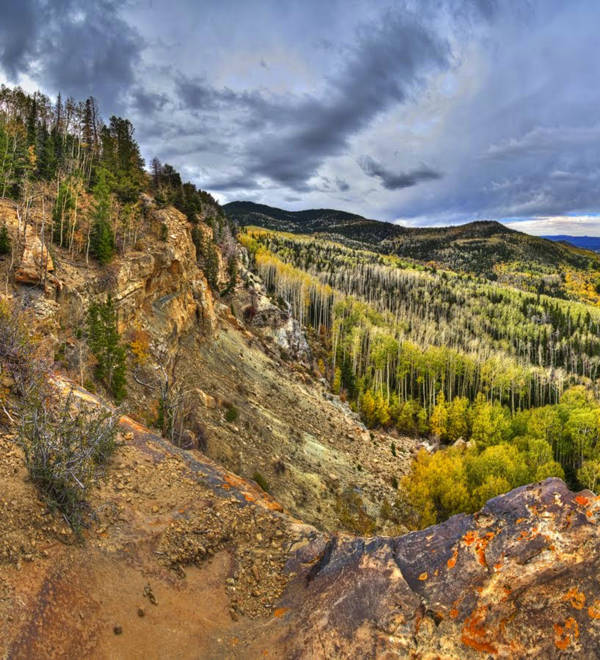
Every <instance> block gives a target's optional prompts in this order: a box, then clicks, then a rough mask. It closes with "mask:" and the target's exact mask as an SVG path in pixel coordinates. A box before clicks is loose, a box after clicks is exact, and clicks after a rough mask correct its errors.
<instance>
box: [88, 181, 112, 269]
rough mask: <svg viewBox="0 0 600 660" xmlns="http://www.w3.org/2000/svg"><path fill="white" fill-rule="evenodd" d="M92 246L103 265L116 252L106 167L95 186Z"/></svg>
mask: <svg viewBox="0 0 600 660" xmlns="http://www.w3.org/2000/svg"><path fill="white" fill-rule="evenodd" d="M90 248H91V252H92V254H93V255H94V256H95V257H96V259H98V261H99V262H100V263H101V264H102V265H106V264H107V263H108V262H109V261H110V260H111V259H112V257H113V255H114V253H115V235H114V233H113V230H112V227H111V226H110V191H109V188H108V183H107V177H106V171H105V170H104V169H101V170H100V171H99V172H98V180H97V182H96V185H95V186H94V225H93V229H92V237H91V243H90Z"/></svg>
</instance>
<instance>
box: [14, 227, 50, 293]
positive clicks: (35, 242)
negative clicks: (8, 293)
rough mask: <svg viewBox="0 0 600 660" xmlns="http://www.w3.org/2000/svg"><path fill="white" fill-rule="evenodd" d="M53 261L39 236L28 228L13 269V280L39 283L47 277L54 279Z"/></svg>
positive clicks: (20, 282) (22, 282)
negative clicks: (20, 252) (17, 260)
mask: <svg viewBox="0 0 600 660" xmlns="http://www.w3.org/2000/svg"><path fill="white" fill-rule="evenodd" d="M53 272H54V262H53V261H52V257H51V256H50V252H49V251H48V248H47V247H46V246H44V245H43V244H42V241H41V240H40V237H39V236H38V235H37V234H35V233H33V230H31V229H30V230H29V232H28V234H27V238H26V240H25V246H24V248H23V254H22V255H21V260H20V262H19V264H18V266H17V268H16V269H15V281H16V282H17V283H18V284H40V283H44V282H45V281H46V280H47V279H48V278H50V279H54V278H53V277H52V275H51V273H53Z"/></svg>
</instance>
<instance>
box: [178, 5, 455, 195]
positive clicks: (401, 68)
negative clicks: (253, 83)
mask: <svg viewBox="0 0 600 660" xmlns="http://www.w3.org/2000/svg"><path fill="white" fill-rule="evenodd" d="M448 57H449V50H448V45H447V44H446V42H445V41H444V40H443V39H440V38H439V37H438V36H437V35H436V34H435V32H433V31H432V30H431V29H429V28H428V27H427V26H426V25H424V24H423V23H422V22H421V20H420V19H419V17H418V16H417V15H415V14H412V13H408V12H398V13H393V12H386V13H385V14H384V16H382V17H381V19H380V20H379V21H377V22H375V23H373V24H370V25H368V26H365V27H364V28H362V29H361V30H360V31H359V34H358V35H357V41H356V47H355V49H354V51H353V53H352V54H350V55H349V56H348V57H347V59H346V62H345V64H344V65H343V66H341V67H340V68H339V69H338V70H336V71H334V72H333V73H332V74H331V75H330V76H329V77H328V80H327V83H328V84H327V85H326V88H325V90H324V92H323V93H322V94H321V95H319V96H314V95H313V96H309V95H303V96H291V95H288V96H287V97H285V98H281V97H275V96H266V95H265V94H264V93H262V92H259V91H256V92H252V93H248V92H244V93H239V92H235V91H233V90H231V89H228V88H224V89H217V88H215V87H212V86H211V85H210V84H209V83H208V82H207V81H206V80H205V79H200V78H186V77H184V76H180V77H179V78H178V79H177V80H176V89H177V95H178V98H179V99H180V101H181V103H182V104H183V105H184V106H185V107H186V108H188V109H190V110H193V111H216V110H218V109H222V108H227V109H229V110H238V111H242V112H244V113H246V116H245V117H242V118H241V119H240V122H241V123H242V125H243V127H244V128H245V129H246V130H255V131H256V130H260V131H262V133H261V135H260V137H259V138H258V139H255V140H253V139H250V140H249V141H248V144H247V146H246V148H245V153H244V158H243V160H244V162H243V165H244V169H245V172H246V174H247V176H248V177H249V178H250V177H256V176H263V177H267V178H269V179H270V180H271V181H273V182H274V183H276V184H278V185H281V186H285V187H288V188H291V189H294V190H296V191H308V190H310V189H311V188H312V187H311V185H310V184H309V179H310V178H311V177H313V176H315V175H316V174H317V172H318V169H319V166H320V165H321V164H322V163H323V161H324V160H325V159H326V158H328V157H331V156H335V155H337V154H340V153H342V152H343V151H344V150H345V149H346V147H347V146H348V141H349V140H350V138H352V137H353V136H354V135H356V134H357V133H359V132H360V131H361V130H363V129H364V128H366V127H367V126H368V125H369V123H370V122H371V121H372V120H373V119H374V118H375V117H376V116H377V115H379V114H380V113H382V112H383V111H385V110H386V109H388V108H389V107H390V106H391V105H392V104H393V103H402V102H404V101H405V100H406V99H407V97H408V95H409V94H410V93H411V91H412V90H413V89H414V87H415V85H417V84H418V83H420V82H422V81H423V79H424V77H425V75H426V74H427V73H429V72H431V71H432V70H436V69H439V68H442V67H445V66H447V65H448ZM234 178H237V177H234ZM232 183H233V180H232Z"/></svg>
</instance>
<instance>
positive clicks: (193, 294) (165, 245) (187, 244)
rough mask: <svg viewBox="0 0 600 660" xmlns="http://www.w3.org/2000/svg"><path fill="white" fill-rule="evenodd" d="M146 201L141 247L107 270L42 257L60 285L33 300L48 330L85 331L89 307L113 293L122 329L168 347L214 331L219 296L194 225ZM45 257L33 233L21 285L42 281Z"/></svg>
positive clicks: (35, 294) (145, 198) (19, 280)
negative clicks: (194, 332)
mask: <svg viewBox="0 0 600 660" xmlns="http://www.w3.org/2000/svg"><path fill="white" fill-rule="evenodd" d="M141 201H142V204H143V208H144V213H145V216H146V220H145V223H144V232H143V233H142V235H141V236H140V237H139V238H138V241H137V244H136V246H135V249H132V250H128V251H127V253H126V254H125V255H123V256H122V257H117V258H115V259H114V261H113V262H112V263H111V264H109V266H108V267H107V268H99V267H98V266H97V265H96V264H95V263H93V262H92V261H90V263H89V264H87V265H86V264H85V263H83V262H77V263H76V262H71V261H70V260H69V259H68V258H61V259H59V260H58V264H56V263H52V261H51V259H50V258H49V257H48V258H44V265H46V264H47V270H48V274H47V277H48V278H50V279H51V280H52V282H53V283H54V282H59V284H60V286H56V287H54V286H52V287H46V291H45V293H44V292H42V291H41V290H37V291H31V292H29V293H28V295H29V296H30V297H31V298H32V302H31V304H33V305H34V306H35V307H36V312H38V308H39V313H37V316H38V318H39V319H44V321H45V323H46V329H47V330H48V329H49V328H50V327H51V325H52V323H54V326H55V332H58V328H60V327H62V328H65V327H67V328H68V327H71V328H76V327H77V326H78V325H81V324H82V323H83V322H84V318H85V312H86V310H87V308H88V307H89V304H90V303H91V302H92V301H94V300H96V301H104V300H105V298H106V295H107V293H108V292H110V293H111V296H112V298H113V301H114V303H115V306H116V308H117V311H118V322H119V326H120V328H119V329H120V331H125V330H128V329H131V328H137V329H142V330H147V331H148V332H149V333H150V334H151V336H152V337H153V338H154V339H156V340H159V341H160V342H164V343H167V344H168V343H169V342H172V341H175V339H176V338H177V337H180V336H182V335H184V334H185V333H186V332H188V331H190V330H191V329H192V328H193V327H194V326H196V327H199V328H200V329H201V330H202V331H203V332H205V333H206V334H211V333H212V332H213V331H214V330H215V328H216V325H217V320H216V315H215V312H214V308H213V298H212V295H211V292H210V288H209V286H208V283H207V281H206V278H205V276H204V273H203V272H202V270H201V269H200V268H199V267H198V265H197V262H196V248H195V246H194V243H193V241H192V237H191V229H190V224H189V222H188V221H187V219H186V217H185V216H184V215H183V214H181V213H180V212H179V211H177V210H176V209H174V208H172V207H169V208H166V209H157V208H156V207H155V205H154V202H153V200H152V199H151V198H150V197H148V196H142V199H141ZM157 236H162V237H163V238H162V240H161V239H158V238H157ZM36 241H37V243H36ZM38 243H39V246H37V244H38ZM36 246H37V247H36ZM38 253H40V254H38ZM42 256H43V255H41V243H40V242H39V238H37V237H36V236H33V235H32V237H31V245H30V246H28V247H26V250H25V252H24V254H23V257H22V259H21V264H20V266H19V267H18V269H17V271H16V275H17V276H16V281H17V283H26V282H32V283H37V282H39V281H40V272H41V271H40V266H39V263H38V262H39V261H40V259H41V258H42ZM50 271H53V272H50ZM19 273H20V275H19ZM36 278H37V279H36Z"/></svg>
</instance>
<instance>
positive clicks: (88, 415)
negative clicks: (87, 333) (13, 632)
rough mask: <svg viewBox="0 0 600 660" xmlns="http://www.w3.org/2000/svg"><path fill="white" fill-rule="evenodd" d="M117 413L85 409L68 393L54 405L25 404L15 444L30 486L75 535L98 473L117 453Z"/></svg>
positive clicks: (82, 524) (82, 522)
mask: <svg viewBox="0 0 600 660" xmlns="http://www.w3.org/2000/svg"><path fill="white" fill-rule="evenodd" d="M120 417H121V413H120V412H119V411H108V410H105V409H101V408H91V407H88V406H84V405H82V404H81V402H79V401H77V400H76V399H75V398H74V396H73V394H72V392H71V393H69V395H68V396H67V397H66V398H64V399H62V400H61V399H59V401H58V402H56V401H55V402H49V401H48V400H47V399H40V400H38V401H35V400H28V401H23V403H22V411H21V423H20V426H19V429H18V434H17V442H18V443H19V445H20V446H21V447H22V449H23V451H24V453H25V463H26V465H27V469H28V471H29V475H30V477H31V480H32V481H33V483H35V484H36V486H37V487H38V489H39V490H40V492H41V493H42V495H43V496H44V497H45V499H46V500H47V502H48V504H49V506H50V507H52V508H56V509H58V510H59V511H60V512H61V513H62V514H63V517H64V518H65V520H66V521H67V522H68V523H69V525H71V527H72V528H73V530H74V531H75V532H77V533H80V532H81V529H82V527H83V526H84V524H85V518H86V514H87V512H88V510H89V504H88V502H87V496H88V493H89V490H90V488H91V486H93V484H94V483H95V482H96V480H97V477H98V475H99V468H100V467H101V466H103V465H104V464H105V463H106V462H107V461H108V459H109V458H110V456H111V455H112V454H113V453H114V451H115V448H116V437H117V428H118V423H119V419H120Z"/></svg>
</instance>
